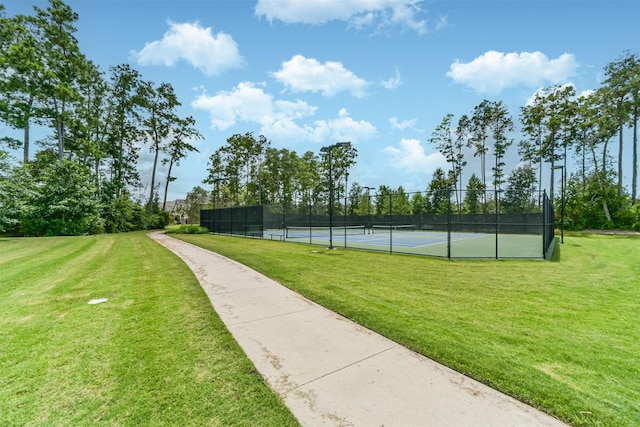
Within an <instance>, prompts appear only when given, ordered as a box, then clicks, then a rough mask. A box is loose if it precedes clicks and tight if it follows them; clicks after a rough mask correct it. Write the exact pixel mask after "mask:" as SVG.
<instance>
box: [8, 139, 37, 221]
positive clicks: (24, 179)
mask: <svg viewBox="0 0 640 427" xmlns="http://www.w3.org/2000/svg"><path fill="white" fill-rule="evenodd" d="M33 188H35V186H34V184H33V183H32V182H31V176H30V175H29V174H28V172H27V169H26V167H15V166H13V165H12V163H11V159H10V157H9V155H8V154H7V152H5V151H2V150H0V233H6V232H8V231H12V230H15V229H16V228H18V227H19V226H20V223H21V220H22V218H23V216H24V215H25V214H26V213H27V211H28V210H29V208H30V207H29V205H28V201H29V198H30V197H32V195H33Z"/></svg>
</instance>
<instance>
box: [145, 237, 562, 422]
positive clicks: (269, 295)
mask: <svg viewBox="0 0 640 427" xmlns="http://www.w3.org/2000/svg"><path fill="white" fill-rule="evenodd" d="M149 236H150V237H151V238H153V239H155V240H156V241H158V242H159V243H160V244H162V245H164V246H165V247H167V248H168V249H170V250H171V251H173V252H174V253H175V254H176V255H178V256H179V257H180V258H182V259H183V260H184V262H185V263H186V264H187V265H188V266H189V267H190V268H191V270H193V272H194V274H195V275H196V277H197V278H198V280H199V281H200V284H201V285H202V287H203V289H204V290H205V291H206V293H207V295H208V296H209V299H210V300H211V303H212V305H213V307H214V308H215V310H216V312H217V313H218V315H219V316H220V318H221V319H222V321H223V322H224V323H225V324H226V326H227V328H228V329H229V331H230V332H231V333H232V334H233V336H234V338H235V339H236V341H237V342H238V343H239V344H240V346H241V347H242V348H243V349H244V351H245V353H246V354H247V356H248V357H249V359H250V360H251V361H252V362H253V364H254V365H255V367H256V369H257V370H258V371H259V372H260V373H261V374H262V376H263V377H264V378H265V380H266V381H267V382H268V383H269V384H270V385H271V387H272V388H273V389H274V390H275V391H276V392H277V393H278V394H279V395H280V396H281V398H282V399H283V401H284V402H285V404H286V405H287V406H288V407H289V409H290V410H291V412H292V413H293V414H294V415H295V416H296V417H297V418H298V420H299V421H300V423H301V424H302V425H304V426H387V427H389V426H403V427H404V426H438V427H443V426H456V427H460V426H474V427H478V426H501V427H502V426H518V427H522V426H564V425H565V424H563V423H561V422H560V421H558V420H556V419H555V418H552V417H550V416H548V415H546V414H544V413H542V412H540V411H537V410H535V409H533V408H531V407H529V406H527V405H525V404H523V403H521V402H518V401H517V400H514V399H512V398H510V397H508V396H506V395H504V394H502V393H499V392H497V391H495V390H493V389H491V388H489V387H487V386H485V385H482V384H480V383H478V382H477V381H474V380H472V379H470V378H468V377H465V376H464V375H461V374H459V373H457V372H455V371H453V370H451V369H449V368H447V367H444V366H442V365H439V364H437V363H435V362H433V361H431V360H429V359H427V358H425V357H423V356H421V355H419V354H417V353H415V352H412V351H410V350H408V349H406V348H404V347H402V346H400V345H398V344H397V343H395V342H393V341H390V340H388V339H386V338H384V337H382V336H380V335H378V334H376V333H374V332H372V331H370V330H368V329H365V328H363V327H361V326H359V325H357V324H356V323H354V322H352V321H350V320H348V319H345V318H344V317H342V316H339V315H337V314H336V313H334V312H332V311H329V310H327V309H325V308H323V307H321V306H319V305H318V304H315V303H313V302H311V301H309V300H307V299H305V298H303V297H302V296H300V295H298V294H296V293H295V292H293V291H291V290H289V289H287V288H285V287H284V286H281V285H279V284H278V283H276V282H274V281H273V280H271V279H269V278H267V277H265V276H263V275H261V274H259V273H257V272H256V271H254V270H251V269H249V268H248V267H246V266H244V265H242V264H239V263H237V262H235V261H232V260H230V259H228V258H225V257H222V256H220V255H218V254H215V253H212V252H210V251H207V250H204V249H201V248H199V247H197V246H193V245H191V244H188V243H185V242H182V241H180V240H178V239H174V238H172V237H170V236H167V235H166V234H164V233H151V234H150V235H149Z"/></svg>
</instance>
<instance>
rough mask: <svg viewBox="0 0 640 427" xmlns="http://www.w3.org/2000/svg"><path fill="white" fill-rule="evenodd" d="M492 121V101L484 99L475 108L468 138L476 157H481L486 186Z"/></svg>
mask: <svg viewBox="0 0 640 427" xmlns="http://www.w3.org/2000/svg"><path fill="white" fill-rule="evenodd" d="M490 121H491V103H490V102H489V101H487V100H486V99H485V100H483V101H482V102H481V103H480V104H478V105H477V106H476V107H475V108H474V109H473V116H472V117H471V121H470V126H469V130H470V131H471V136H470V138H469V140H468V143H467V144H468V146H469V148H473V150H474V152H473V155H474V157H480V179H481V182H482V185H483V186H484V187H486V185H487V177H486V173H487V172H486V171H487V166H486V156H487V153H488V152H489V147H488V145H487V139H488V138H489V123H490Z"/></svg>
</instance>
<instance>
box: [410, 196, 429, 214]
mask: <svg viewBox="0 0 640 427" xmlns="http://www.w3.org/2000/svg"><path fill="white" fill-rule="evenodd" d="M426 212H427V206H426V200H425V198H424V196H423V195H422V193H413V196H411V213H413V214H414V215H419V214H423V213H426Z"/></svg>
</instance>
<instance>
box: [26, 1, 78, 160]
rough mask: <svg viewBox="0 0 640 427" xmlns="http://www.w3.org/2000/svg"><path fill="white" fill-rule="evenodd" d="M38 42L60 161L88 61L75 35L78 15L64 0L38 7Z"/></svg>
mask: <svg viewBox="0 0 640 427" xmlns="http://www.w3.org/2000/svg"><path fill="white" fill-rule="evenodd" d="M34 10H35V11H36V16H35V18H33V22H34V23H35V26H34V28H35V36H36V41H37V43H39V44H40V45H41V46H42V52H43V54H44V61H45V64H46V65H45V71H44V73H43V79H42V84H41V85H40V90H41V91H42V93H43V97H44V99H45V101H44V102H45V105H44V109H45V113H44V114H46V115H47V116H48V117H49V118H51V120H52V121H53V124H54V128H55V132H56V137H57V141H58V159H59V160H62V158H63V156H64V151H65V138H66V126H67V120H68V119H69V115H70V113H71V110H72V108H73V104H74V103H75V102H77V101H78V100H79V98H80V96H79V94H78V92H77V85H76V82H77V79H78V73H79V69H80V67H81V64H82V63H84V62H86V58H85V57H84V55H82V53H81V52H80V49H79V47H78V41H77V39H76V38H75V36H74V33H75V32H76V31H77V30H76V28H75V26H74V23H75V22H76V21H77V20H78V14H77V13H75V12H74V11H73V10H72V9H71V7H69V6H68V5H66V4H65V3H64V2H62V0H49V7H48V8H47V9H45V10H43V9H40V8H38V7H34Z"/></svg>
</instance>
